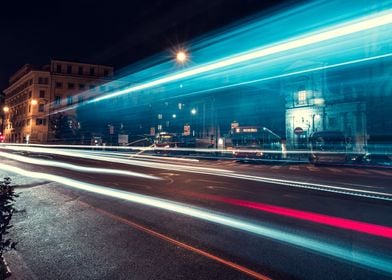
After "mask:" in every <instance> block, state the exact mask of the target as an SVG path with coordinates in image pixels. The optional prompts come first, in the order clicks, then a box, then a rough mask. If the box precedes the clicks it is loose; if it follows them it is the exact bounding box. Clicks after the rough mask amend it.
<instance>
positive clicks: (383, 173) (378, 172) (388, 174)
mask: <svg viewBox="0 0 392 280" xmlns="http://www.w3.org/2000/svg"><path fill="white" fill-rule="evenodd" d="M369 171H370V173H372V172H374V173H377V174H380V175H384V176H392V172H388V171H382V170H369Z"/></svg>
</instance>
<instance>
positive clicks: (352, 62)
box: [186, 53, 392, 152]
mask: <svg viewBox="0 0 392 280" xmlns="http://www.w3.org/2000/svg"><path fill="white" fill-rule="evenodd" d="M388 57H392V53H387V54H383V55H377V56H372V57H366V58H361V59H355V60H351V61H345V62H341V63H336V64H332V65H325V66H320V67H314V68H309V69H305V70H299V71H293V72H289V73H284V74H280V75H275V76H270V77H265V78H260V79H255V80H250V81H245V82H239V83H234V84H230V85H225V86H219V87H211V88H209V89H204V90H200V91H195V92H189V93H187V94H186V95H194V94H200V93H206V92H212V91H217V90H223V89H229V88H233V87H238V86H245V85H250V84H255V83H260V82H266V81H270V80H275V79H280V78H287V77H291V76H296V75H300V74H305V73H311V72H317V71H323V70H328V69H333V68H338V67H342V66H350V65H355V64H359V63H364V62H370V61H374V60H378V59H383V58H388ZM288 152H290V151H288ZM291 152H296V151H291Z"/></svg>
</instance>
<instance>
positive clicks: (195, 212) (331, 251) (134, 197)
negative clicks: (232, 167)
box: [0, 164, 392, 274]
mask: <svg viewBox="0 0 392 280" xmlns="http://www.w3.org/2000/svg"><path fill="white" fill-rule="evenodd" d="M0 170H5V171H8V172H12V173H16V174H19V175H22V176H27V177H31V178H37V179H44V180H50V181H53V182H57V183H60V184H63V185H66V186H69V187H72V188H75V189H79V190H83V191H87V192H92V193H96V194H101V195H104V196H108V197H113V198H118V199H122V200H126V201H129V202H132V203H137V204H140V205H145V206H149V207H154V208H159V209H163V210H167V211H171V212H174V213H178V214H183V215H186V216H190V217H193V218H197V219H201V220H204V221H208V222H212V223H216V224H219V225H223V226H227V227H231V228H234V229H238V230H242V231H246V232H248V233H252V234H256V235H258V236H261V237H265V238H269V239H272V240H275V241H278V242H283V243H286V244H289V245H293V246H298V247H300V248H302V249H306V250H311V251H313V252H316V253H319V254H323V255H326V256H330V257H333V258H339V259H341V260H344V261H348V262H350V263H353V264H355V265H358V266H361V267H366V268H370V269H375V270H378V271H380V272H383V273H388V274H392V259H391V258H390V257H387V256H381V255H376V254H370V253H369V252H366V251H365V250H363V249H360V248H355V249H354V248H351V246H348V247H346V246H338V245H336V244H335V243H331V242H325V241H321V240H316V239H314V238H310V237H306V236H305V235H304V234H295V233H291V232H288V231H283V230H280V229H277V228H273V227H272V226H270V225H267V224H255V223H251V222H247V221H243V220H240V219H238V218H235V217H231V216H228V215H224V214H220V213H217V212H212V211H210V210H207V209H203V208H196V207H193V206H189V205H186V204H182V203H178V202H174V201H170V200H165V199H160V198H156V197H152V196H146V195H141V194H137V193H132V192H126V191H121V190H116V189H112V188H108V187H105V186H99V185H93V184H89V183H85V182H81V181H77V180H73V179H69V178H65V177H61V176H56V175H51V174H46V173H39V172H31V171H27V170H23V169H21V168H18V167H13V166H9V165H6V164H0Z"/></svg>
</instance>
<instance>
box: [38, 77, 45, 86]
mask: <svg viewBox="0 0 392 280" xmlns="http://www.w3.org/2000/svg"><path fill="white" fill-rule="evenodd" d="M38 83H39V84H41V85H42V84H45V79H44V78H42V77H38Z"/></svg>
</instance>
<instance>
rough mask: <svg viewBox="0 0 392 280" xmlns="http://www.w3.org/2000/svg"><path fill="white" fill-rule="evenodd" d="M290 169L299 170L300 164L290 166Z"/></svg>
mask: <svg viewBox="0 0 392 280" xmlns="http://www.w3.org/2000/svg"><path fill="white" fill-rule="evenodd" d="M289 169H290V170H294V171H299V167H298V166H290V167H289Z"/></svg>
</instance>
